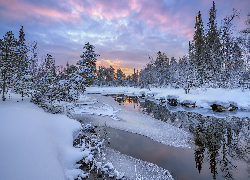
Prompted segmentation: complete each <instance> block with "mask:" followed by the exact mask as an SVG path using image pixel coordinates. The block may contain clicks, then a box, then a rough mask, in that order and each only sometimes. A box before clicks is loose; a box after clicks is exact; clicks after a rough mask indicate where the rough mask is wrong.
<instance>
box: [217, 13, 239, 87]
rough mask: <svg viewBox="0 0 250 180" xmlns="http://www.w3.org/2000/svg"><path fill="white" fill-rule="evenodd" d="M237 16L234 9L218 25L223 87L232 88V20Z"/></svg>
mask: <svg viewBox="0 0 250 180" xmlns="http://www.w3.org/2000/svg"><path fill="white" fill-rule="evenodd" d="M235 17H238V14H237V12H236V11H234V13H233V15H231V16H226V17H225V18H224V19H223V21H222V26H221V27H220V39H221V45H222V48H221V50H222V63H223V68H222V81H223V87H225V88H232V84H233V83H232V81H233V77H232V72H233V71H234V70H233V69H232V68H233V66H232V65H233V61H234V60H233V58H232V57H233V55H232V53H233V51H234V50H233V46H234V38H233V37H232V34H233V30H232V28H233V23H232V21H233V20H234V19H235Z"/></svg>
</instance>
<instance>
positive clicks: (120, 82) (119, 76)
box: [115, 68, 126, 86]
mask: <svg viewBox="0 0 250 180" xmlns="http://www.w3.org/2000/svg"><path fill="white" fill-rule="evenodd" d="M125 78H126V75H125V74H124V73H123V72H122V70H121V69H120V68H119V69H117V70H116V74H115V80H116V85H117V86H123V85H124V79H125Z"/></svg>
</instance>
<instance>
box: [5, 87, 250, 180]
mask: <svg viewBox="0 0 250 180" xmlns="http://www.w3.org/2000/svg"><path fill="white" fill-rule="evenodd" d="M94 93H99V94H94ZM103 94H127V95H142V94H144V95H145V96H147V97H148V98H152V99H154V100H159V99H168V98H176V99H177V101H178V102H189V103H193V102H194V103H195V105H196V106H197V107H198V108H200V109H201V110H198V111H199V112H202V111H206V110H208V109H211V107H210V105H211V104H214V103H216V104H220V105H224V106H228V105H230V104H233V105H235V106H237V107H239V109H240V110H244V112H245V114H246V116H249V110H250V90H245V91H244V92H242V91H241V90H237V89H233V90H225V89H207V90H206V91H202V90H201V89H197V90H191V91H190V94H185V92H184V90H183V89H171V88H151V90H148V89H139V88H131V87H103V88H98V87H87V88H86V92H85V95H83V96H81V97H80V99H79V100H78V101H77V102H76V103H75V106H74V108H73V109H72V110H70V111H71V114H73V117H75V118H77V119H79V120H81V121H82V122H83V123H84V124H85V125H86V124H89V123H90V124H92V125H99V126H108V127H112V128H116V129H120V130H126V131H128V132H132V133H138V134H141V135H144V136H147V137H150V138H151V139H153V140H155V141H158V142H161V143H163V144H166V145H170V146H175V147H182V148H190V146H191V145H190V143H189V141H190V139H191V137H192V136H191V134H190V133H188V132H186V131H183V130H181V129H178V128H176V127H174V126H172V125H170V124H167V123H164V122H162V121H160V120H157V119H154V118H152V117H149V116H147V115H144V114H142V113H140V112H137V111H134V110H132V109H129V108H126V106H119V104H118V103H117V102H115V101H114V100H113V99H112V98H111V97H105V96H102V95H103ZM61 105H62V106H71V107H73V106H72V104H70V103H64V102H61ZM176 110H178V108H177V109H176ZM0 115H1V116H0V122H1V126H0V179H10V180H12V179H27V180H29V179H37V180H40V179H41V180H43V179H48V180H53V179H56V180H57V179H70V180H71V179H72V180H73V179H76V178H77V177H78V176H81V177H87V176H88V173H85V172H83V171H82V170H80V169H78V168H79V165H76V162H77V161H79V160H81V159H83V158H84V160H85V162H86V163H87V162H89V161H94V158H95V157H94V156H93V152H91V151H92V149H91V148H90V149H88V148H86V147H85V146H82V148H81V147H78V148H77V147H76V148H75V147H73V146H72V144H73V140H74V138H76V137H77V135H78V133H79V131H80V130H81V128H82V126H81V124H80V123H79V122H78V121H76V120H72V119H69V118H68V117H66V116H65V115H58V114H57V115H54V114H49V113H45V112H44V111H43V109H41V108H38V107H37V106H36V105H34V104H32V103H30V102H29V98H25V99H24V101H21V97H20V96H19V95H14V94H11V99H7V100H6V101H5V102H3V101H0ZM97 149H98V151H99V153H100V150H99V147H97ZM102 161H103V162H102V163H104V165H103V164H102V163H101V162H95V163H96V166H98V167H99V168H102V169H103V171H105V172H108V171H112V173H113V175H115V176H116V177H123V176H125V177H126V178H127V179H171V175H170V174H169V172H168V170H165V169H162V168H160V167H158V166H157V165H154V164H152V163H148V162H144V161H142V160H138V159H134V158H132V157H129V156H126V155H123V154H121V153H119V152H117V151H115V150H112V149H110V148H108V147H106V148H105V157H102Z"/></svg>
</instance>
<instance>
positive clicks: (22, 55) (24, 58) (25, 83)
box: [13, 26, 32, 100]
mask: <svg viewBox="0 0 250 180" xmlns="http://www.w3.org/2000/svg"><path fill="white" fill-rule="evenodd" d="M27 53H28V47H27V46H26V44H25V34H24V30H23V26H22V27H21V29H20V31H19V40H18V42H17V45H16V66H15V79H14V80H13V81H14V91H15V92H16V93H19V94H21V95H22V96H21V97H22V100H23V97H24V96H29V94H30V93H31V88H32V82H31V73H30V69H29V65H30V64H29V59H28V55H27Z"/></svg>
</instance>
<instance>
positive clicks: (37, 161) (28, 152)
mask: <svg viewBox="0 0 250 180" xmlns="http://www.w3.org/2000/svg"><path fill="white" fill-rule="evenodd" d="M12 96H13V97H12V99H7V100H6V101H5V102H3V101H0V115H1V116H0V123H1V125H0V179H9V180H12V179H13V180H14V179H25V180H29V179H32V180H33V179H36V180H44V179H46V180H53V179H55V180H58V179H60V180H61V179H73V178H75V177H77V175H78V174H80V173H81V172H80V170H79V169H78V170H75V169H74V164H75V162H76V161H79V160H80V159H82V157H83V156H84V154H83V152H80V150H79V149H77V148H74V147H73V146H72V144H73V138H74V136H76V135H77V133H78V131H79V130H80V128H81V124H80V123H79V122H77V121H75V120H72V119H69V118H68V117H66V116H64V115H53V114H49V113H45V112H44V111H43V109H41V108H38V107H37V106H36V105H34V104H32V103H30V102H29V99H24V101H21V98H20V97H19V96H18V95H15V94H13V95H12ZM17 101H18V102H17Z"/></svg>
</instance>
